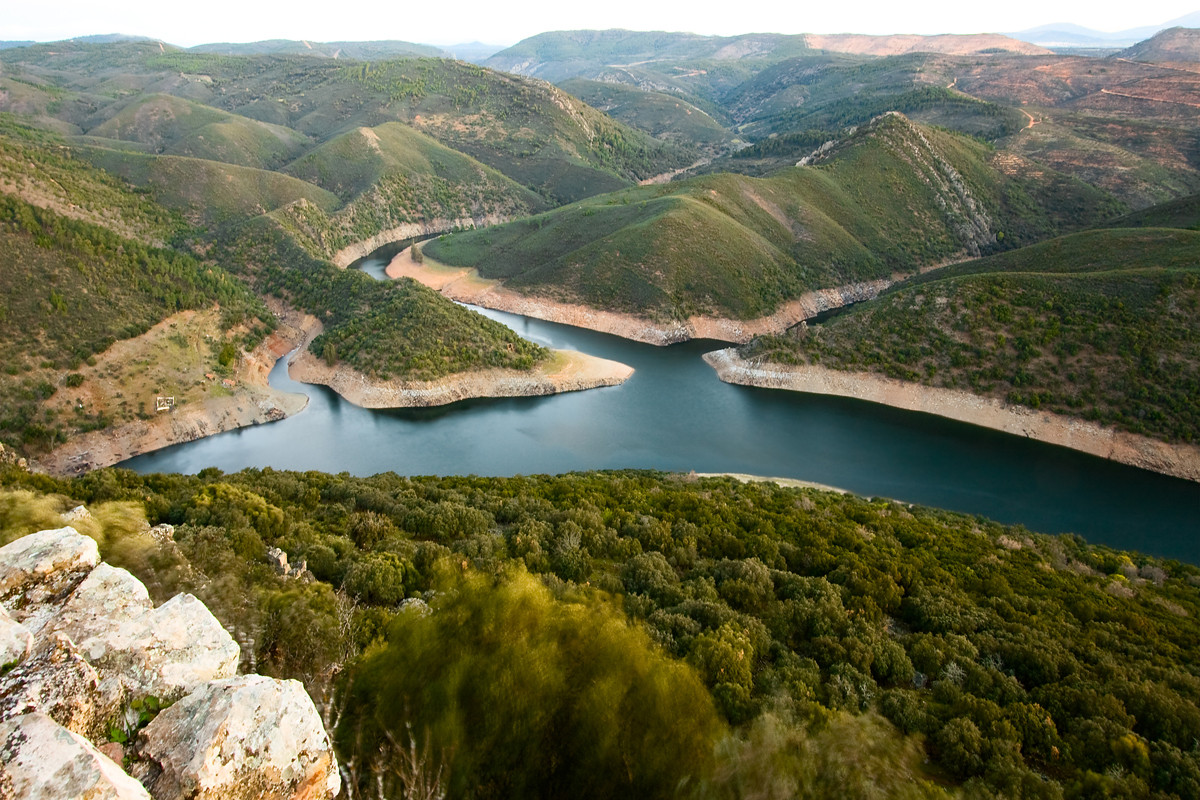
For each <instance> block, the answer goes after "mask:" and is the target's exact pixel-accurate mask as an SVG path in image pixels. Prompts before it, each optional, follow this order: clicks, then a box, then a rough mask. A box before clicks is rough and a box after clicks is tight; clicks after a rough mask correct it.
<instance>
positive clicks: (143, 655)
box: [0, 509, 339, 800]
mask: <svg viewBox="0 0 1200 800" xmlns="http://www.w3.org/2000/svg"><path fill="white" fill-rule="evenodd" d="M69 513H70V514H73V515H74V516H73V517H72V518H73V519H78V518H80V517H81V516H82V515H84V514H86V509H82V510H81V509H76V510H73V511H72V512H69ZM0 649H2V651H3V657H4V659H5V660H4V665H5V667H6V671H5V672H4V673H3V675H2V676H0V743H2V747H3V750H4V752H3V759H2V760H0V800H4V798H7V797H55V798H60V797H80V798H85V797H86V798H89V800H90V799H91V798H108V797H113V798H126V797H130V798H132V797H141V798H144V797H153V798H156V799H157V800H166V798H171V799H172V800H174V799H175V798H201V797H203V798H217V797H222V798H233V799H234V800H236V799H237V798H243V797H244V798H247V799H248V798H251V797H254V798H281V799H282V798H297V799H298V798H304V799H305V800H308V799H309V798H311V799H312V800H316V799H317V798H330V797H333V796H334V795H335V794H337V791H338V788H339V779H338V774H337V765H336V763H335V761H334V757H333V752H332V749H331V747H330V743H329V738H328V736H327V735H326V733H325V729H324V727H323V726H322V724H321V720H320V717H319V716H318V714H317V711H316V708H315V707H314V706H313V703H312V700H311V699H310V698H309V697H308V695H307V694H306V693H305V692H304V689H303V687H302V686H301V685H300V684H299V683H297V682H295V681H277V680H274V679H271V678H264V677H261V676H257V675H251V676H242V677H235V671H236V668H237V664H238V656H239V648H238V645H237V643H236V642H234V640H233V638H232V637H231V636H230V635H229V633H228V632H226V631H225V629H224V628H223V627H221V624H220V623H219V622H218V621H217V620H216V618H215V617H213V615H212V614H211V613H210V612H209V610H208V609H207V608H206V607H205V606H204V604H203V603H201V602H200V601H199V600H197V599H196V598H195V597H192V596H191V595H187V594H180V595H176V596H175V597H173V598H171V599H170V600H168V601H167V602H165V603H163V604H162V605H161V606H159V607H157V608H155V607H154V604H153V602H152V601H151V599H150V596H149V593H148V592H147V591H146V587H145V586H144V585H143V584H142V583H141V582H140V581H138V580H137V578H135V577H134V576H133V575H131V574H130V573H128V572H127V571H125V570H123V569H120V568H117V567H113V566H111V565H109V564H106V563H103V562H101V561H100V560H99V553H98V549H97V547H96V543H95V541H94V540H92V539H90V538H89V537H87V536H83V535H82V534H80V533H78V532H77V531H76V530H75V529H74V528H71V527H69V526H68V527H64V528H59V529H56V530H47V531H41V532H39V533H35V534H31V535H29V536H26V537H24V538H21V539H18V540H16V541H14V542H12V543H10V544H8V545H6V546H5V547H2V548H0ZM151 698H152V699H151ZM171 703H174V705H170V704H171ZM163 706H169V708H167V709H166V710H165V711H163V712H162V713H161V714H159V716H158V718H156V719H155V720H154V721H153V722H151V726H157V727H147V728H146V729H145V730H143V732H142V734H143V735H142V737H141V738H139V739H137V741H136V743H135V744H133V745H131V746H127V747H124V748H122V747H121V746H120V745H114V744H112V743H109V742H107V739H109V738H110V734H111V732H113V731H114V730H115V731H119V732H120V736H119V737H118V738H120V739H121V740H122V741H124V740H125V739H126V738H127V737H128V736H129V735H131V734H133V733H134V732H135V731H136V728H137V725H138V724H139V722H140V720H139V711H138V710H139V709H143V708H147V707H153V708H154V709H158V708H160V707H163ZM131 710H132V712H133V713H131ZM159 720H162V722H159ZM101 749H104V750H111V751H112V752H111V755H113V756H116V757H117V758H116V759H110V758H109V757H108V756H106V755H104V754H102V753H101ZM197 759H199V761H197ZM116 760H122V761H127V762H129V763H130V764H131V765H132V766H131V770H133V771H134V772H135V773H136V775H137V777H138V778H142V779H144V780H145V786H146V788H143V784H142V783H139V782H138V780H135V779H134V778H133V777H130V775H129V774H126V773H125V772H124V771H123V770H122V768H121V767H120V766H118V765H117V763H116ZM201 762H203V763H201ZM189 765H191V766H189ZM197 765H198V766H197ZM205 770H208V772H206V771H205ZM213 770H216V772H213ZM210 773H211V774H210ZM213 775H216V776H217V777H213ZM147 788H148V789H149V793H147Z"/></svg>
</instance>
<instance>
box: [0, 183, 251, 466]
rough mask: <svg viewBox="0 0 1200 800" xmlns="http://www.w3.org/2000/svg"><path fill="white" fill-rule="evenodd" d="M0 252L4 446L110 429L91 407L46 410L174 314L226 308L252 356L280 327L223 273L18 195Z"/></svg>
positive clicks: (4, 218) (227, 324) (223, 321)
mask: <svg viewBox="0 0 1200 800" xmlns="http://www.w3.org/2000/svg"><path fill="white" fill-rule="evenodd" d="M0 249H3V250H4V252H5V253H6V255H7V260H6V264H5V267H6V268H5V269H4V270H3V271H2V272H0V288H2V289H3V291H0V296H3V298H4V301H3V305H0V351H2V352H3V353H4V354H5V355H4V359H3V361H4V364H3V374H2V375H0V388H3V390H4V395H5V397H6V398H7V402H6V403H5V405H4V409H3V412H2V413H0V437H3V439H4V440H5V441H7V442H8V443H9V444H19V445H24V446H27V447H31V448H43V447H50V446H52V445H53V444H55V443H57V442H61V441H63V440H64V438H65V437H66V436H67V435H68V433H69V432H70V431H72V430H76V431H88V430H94V429H98V428H103V427H106V426H107V425H108V424H109V421H108V419H106V418H105V417H104V416H103V415H100V416H95V415H91V414H90V413H89V411H88V410H87V409H85V408H84V407H83V406H82V404H80V405H79V406H78V407H76V408H74V410H73V413H72V414H71V415H70V416H69V417H68V416H61V415H55V414H53V413H52V412H51V411H49V410H47V409H46V408H45V406H44V403H43V401H45V400H47V399H48V398H50V397H51V396H53V395H54V394H55V393H56V392H58V391H60V388H61V387H62V386H66V387H67V388H66V390H69V389H70V388H73V387H74V386H75V385H77V384H75V383H74V382H73V380H72V378H71V375H76V380H77V379H78V373H75V372H74V371H75V370H77V369H78V368H79V366H80V365H81V364H83V363H84V362H86V361H88V360H89V359H92V358H94V356H96V355H97V354H99V353H101V352H102V351H104V350H105V349H107V348H108V347H109V346H110V345H112V344H113V343H114V342H116V341H118V340H121V339H130V338H133V337H135V336H140V335H141V334H143V333H145V332H146V331H147V330H149V329H150V327H151V326H153V325H154V324H156V323H158V322H159V321H161V320H162V319H163V317H165V316H167V315H170V314H172V313H175V312H177V311H181V310H184V309H200V308H211V307H213V306H217V305H219V306H220V308H221V313H220V326H221V329H222V330H224V331H227V332H231V334H230V335H231V340H230V342H229V344H230V346H236V347H242V348H252V347H254V346H255V345H256V344H257V343H258V342H259V341H261V340H262V338H263V337H264V336H265V335H266V334H267V333H268V332H269V331H270V330H271V329H272V328H273V326H274V318H273V317H272V316H271V314H270V313H269V312H268V311H267V310H266V308H265V307H264V306H263V305H262V302H261V301H260V300H259V299H258V298H257V297H255V296H254V295H253V294H252V293H251V292H250V291H249V289H248V288H247V287H246V285H245V284H244V283H243V282H242V281H241V280H239V279H238V278H236V277H234V276H232V275H230V274H228V273H226V272H225V271H224V270H222V269H220V268H219V267H216V266H213V265H211V264H203V263H201V262H199V261H198V260H196V259H195V258H193V257H192V256H189V255H186V254H183V253H179V252H176V251H173V250H163V249H159V248H155V247H151V246H148V245H145V244H142V243H140V242H137V241H133V240H131V239H126V238H123V237H121V236H118V235H117V234H115V233H112V232H111V231H110V230H108V229H106V228H101V227H99V226H97V225H94V224H91V223H88V222H81V221H79V220H75V219H71V218H68V217H63V216H59V215H58V214H55V213H54V212H52V211H47V210H45V209H42V208H38V207H36V206H31V205H28V204H26V203H24V202H22V201H20V200H17V199H16V198H13V197H11V196H9V195H0ZM214 360H215V359H214ZM68 373H70V374H68Z"/></svg>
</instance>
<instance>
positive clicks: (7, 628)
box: [0, 606, 33, 666]
mask: <svg viewBox="0 0 1200 800" xmlns="http://www.w3.org/2000/svg"><path fill="white" fill-rule="evenodd" d="M32 648H33V635H32V634H31V633H30V632H29V629H28V628H26V627H25V626H24V625H22V624H21V623H19V622H17V621H16V620H15V619H13V618H12V617H11V616H10V615H9V613H8V612H7V611H5V610H4V606H0V666H6V665H9V664H16V663H17V662H20V661H22V660H24V658H25V656H27V655H29V651H30V650H31V649H32Z"/></svg>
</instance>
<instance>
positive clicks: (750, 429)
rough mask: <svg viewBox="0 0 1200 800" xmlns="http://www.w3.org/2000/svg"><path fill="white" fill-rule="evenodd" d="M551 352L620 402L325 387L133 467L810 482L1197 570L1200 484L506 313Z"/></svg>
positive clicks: (697, 352) (689, 353)
mask: <svg viewBox="0 0 1200 800" xmlns="http://www.w3.org/2000/svg"><path fill="white" fill-rule="evenodd" d="M482 313H484V314H486V315H487V316H489V317H491V318H492V319H496V320H499V321H501V322H503V323H505V324H506V325H509V326H510V327H512V328H513V329H515V330H516V331H517V332H518V333H520V334H522V335H523V336H525V337H526V338H529V339H532V340H534V341H536V342H539V343H541V344H544V345H548V346H552V347H558V348H568V349H574V350H581V351H583V352H586V353H591V354H593V355H597V356H601V357H603V358H610V359H614V360H616V361H621V362H623V363H625V364H629V365H630V366H632V367H634V368H635V369H636V370H637V372H636V373H635V374H634V375H633V377H632V378H630V379H629V380H628V381H627V382H626V383H625V384H623V385H621V386H616V387H611V388H603V389H592V390H590V391H586V392H574V393H570V394H562V395H556V396H552V397H537V398H516V399H503V400H471V401H466V402H461V403H455V404H453V405H450V406H443V407H440V408H435V409H402V410H393V411H368V410H365V409H361V408H358V407H356V406H354V405H351V404H350V403H347V402H345V401H343V400H342V399H341V398H340V397H338V395H337V394H335V393H334V392H333V391H331V390H329V389H326V388H325V387H321V386H309V385H306V384H299V383H296V382H294V381H292V380H290V379H289V378H288V377H287V374H286V370H285V368H284V365H283V362H282V361H281V362H280V363H279V364H278V365H277V366H276V367H275V369H274V370H273V371H272V373H271V384H272V385H273V386H276V387H277V388H280V389H284V390H287V391H295V392H304V393H306V394H308V395H309V397H310V401H309V405H308V408H307V409H305V410H304V411H303V412H301V413H300V414H298V415H296V416H294V417H292V418H290V419H286V420H283V421H281V422H277V423H272V424H270V425H262V426H257V427H253V428H246V429H242V430H238V431H231V432H229V433H223V434H220V435H217V436H212V437H209V438H206V439H200V440H198V441H195V442H189V443H187V444H181V445H176V446H174V447H170V448H167V449H165V450H161V451H158V452H156V453H151V454H148V455H144V456H139V457H138V458H134V459H131V460H129V461H127V462H125V463H124V464H123V465H122V466H126V467H130V468H132V469H135V470H137V471H139V472H188V473H194V472H197V471H199V470H200V469H203V468H204V467H208V466H216V467H220V468H221V469H223V470H226V471H234V470H239V469H242V468H244V467H267V466H270V467H275V468H277V469H296V470H322V471H325V472H342V471H345V472H349V473H351V474H354V475H371V474H374V473H378V472H384V471H394V472H397V473H400V474H404V475H430V474H433V475H443V474H478V475H513V474H532V473H559V472H566V471H571V470H587V469H608V468H624V467H639V468H653V469H662V470H679V471H688V470H696V471H697V472H743V473H751V474H756V475H767V476H773V477H788V478H798V479H802V480H808V481H815V482H818V483H823V484H827V485H831V486H838V487H842V488H845V489H848V490H850V491H853V492H857V493H860V494H865V495H871V496H885V497H892V498H896V499H901V500H906V501H909V502H915V503H923V504H927V505H933V506H939V507H942V508H948V509H954V510H957V511H966V512H971V513H976V514H981V515H984V516H987V517H990V518H992V519H996V520H1000V521H1002V522H1008V523H1021V524H1024V525H1025V526H1026V527H1028V528H1030V529H1032V530H1036V531H1043V532H1047V533H1065V532H1073V533H1078V534H1080V535H1082V536H1084V537H1085V538H1087V539H1088V540H1089V541H1093V542H1101V543H1105V544H1109V545H1112V546H1116V547H1121V548H1128V549H1136V550H1142V551H1145V552H1149V553H1153V554H1156V555H1162V556H1167V557H1173V558H1179V559H1182V560H1187V561H1191V562H1200V484H1195V483H1190V482H1187V481H1183V480H1178V479H1175V478H1167V477H1163V476H1160V475H1155V474H1153V473H1150V472H1146V471H1144V470H1138V469H1134V468H1131V467H1124V466H1120V465H1117V464H1113V463H1111V462H1108V461H1105V460H1103V459H1099V458H1095V457H1092V456H1086V455H1083V454H1080V453H1076V452H1074V451H1071V450H1066V449H1064V448H1059V447H1053V446H1050V445H1044V444H1040V443H1038V442H1033V441H1030V440H1027V439H1022V438H1020V437H1016V436H1010V435H1007V434H1002V433H998V432H995V431H990V430H987V429H984V428H977V427H975V426H971V425H966V424H963V423H958V422H953V421H950V420H944V419H941V418H938V417H934V416H930V415H926V414H918V413H914V412H907V411H899V410H896V409H892V408H888V407H886V406H879V405H874V404H871V403H864V402H861V401H856V400H849V399H844V398H832V397H822V396H818V395H805V394H799V393H795V392H784V391H775V390H768V389H754V388H748V387H741V386H732V385H729V384H725V383H722V382H721V381H720V380H718V379H717V376H716V373H715V372H713V370H712V369H711V368H710V367H708V365H706V364H705V363H704V362H703V361H701V359H700V356H701V354H703V353H705V352H707V351H709V350H713V349H716V348H719V347H723V346H724V345H723V344H721V343H719V342H704V341H700V342H689V343H687V344H682V345H675V346H673V347H668V348H659V347H653V346H650V345H643V344H638V343H636V342H630V341H627V340H624V339H620V338H618V337H615V336H609V335H606V334H601V333H595V332H592V331H587V330H582V329H579V328H572V327H569V326H565V325H557V324H554V323H549V322H541V321H539V320H533V319H529V318H526V317H521V316H517V315H514V314H505V313H502V312H495V311H482Z"/></svg>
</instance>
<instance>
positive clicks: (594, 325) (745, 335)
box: [387, 248, 949, 345]
mask: <svg viewBox="0 0 1200 800" xmlns="http://www.w3.org/2000/svg"><path fill="white" fill-rule="evenodd" d="M947 263H949V262H947ZM942 266H945V264H938V265H936V266H933V267H928V268H926V269H925V270H922V271H926V272H927V271H929V270H931V269H937V268H939V267H942ZM387 274H388V277H390V278H412V279H414V280H416V281H418V282H419V283H422V284H424V285H425V286H428V287H429V288H431V289H433V290H435V291H438V292H441V293H442V294H443V295H445V296H446V297H449V298H450V299H451V300H457V301H458V302H460V303H470V304H472V305H477V306H482V307H483V308H491V309H495V310H496V311H508V312H510V313H513V314H522V315H524V316H527V317H533V318H535V319H541V320H545V321H547V322H558V323H561V324H563V325H573V326H575V327H577V328H587V329H589V330H593V331H599V332H600V333H610V334H613V335H614V336H620V337H623V338H625V339H632V340H633V341H635V342H642V343H644V344H653V345H669V344H676V343H678V342H686V341H690V340H692V339H716V340H717V341H722V342H731V343H733V344H745V343H746V342H749V341H750V340H751V339H753V338H754V337H755V336H762V335H765V334H771V333H780V332H782V331H785V330H787V329H788V328H790V327H792V326H793V325H796V324H797V323H800V322H802V321H804V320H806V319H811V318H812V317H815V316H816V315H817V314H820V313H821V312H823V311H829V310H831V309H835V308H841V307H842V306H845V305H849V304H851V303H858V302H862V301H863V300H872V299H874V298H876V297H878V296H879V293H880V292H882V291H883V290H884V289H886V288H888V287H889V286H891V285H892V284H894V283H897V282H898V281H900V280H903V279H904V278H906V277H909V276H907V275H899V274H897V275H892V276H890V277H888V278H879V279H877V280H873V281H860V282H858V283H852V284H848V285H846V286H839V287H836V288H832V289H819V290H816V291H812V292H806V293H805V294H804V295H802V296H801V297H799V298H797V299H796V300H792V301H789V302H787V303H785V304H783V305H782V306H780V308H779V310H777V311H776V312H775V313H773V314H770V315H768V316H764V317H758V318H756V319H750V320H738V319H727V318H724V317H712V316H703V315H698V316H694V317H690V318H688V319H687V320H661V319H654V318H651V317H643V316H638V315H636V314H626V313H622V312H618V311H603V310H600V309H596V308H591V307H589V306H585V305H582V304H579V303H564V302H561V301H558V300H553V299H550V298H546V297H535V296H531V295H525V294H521V293H519V292H516V291H513V290H512V289H508V288H506V287H505V286H504V285H503V283H502V282H500V281H495V280H489V279H487V278H483V277H481V276H480V274H479V271H478V270H476V269H474V268H471V267H448V266H445V265H443V264H439V263H437V262H435V261H433V260H432V259H430V258H429V257H428V256H426V257H425V258H424V260H423V262H422V263H420V264H418V263H416V262H415V261H413V258H412V249H411V248H409V249H406V250H404V251H403V252H402V253H400V254H399V255H397V256H396V257H395V258H393V259H392V261H391V263H390V264H388V268H387Z"/></svg>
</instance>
